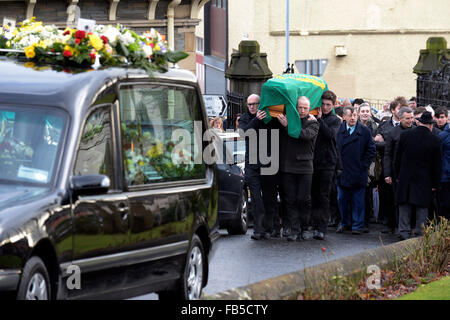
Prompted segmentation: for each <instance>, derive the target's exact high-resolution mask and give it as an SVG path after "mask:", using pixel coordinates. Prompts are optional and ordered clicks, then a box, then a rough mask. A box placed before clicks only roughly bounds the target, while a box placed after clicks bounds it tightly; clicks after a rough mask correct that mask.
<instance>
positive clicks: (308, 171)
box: [280, 119, 319, 235]
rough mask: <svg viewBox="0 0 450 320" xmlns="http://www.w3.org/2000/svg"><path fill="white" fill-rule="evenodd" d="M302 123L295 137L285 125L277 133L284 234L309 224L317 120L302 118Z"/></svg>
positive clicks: (296, 232) (291, 232) (291, 233)
mask: <svg viewBox="0 0 450 320" xmlns="http://www.w3.org/2000/svg"><path fill="white" fill-rule="evenodd" d="M301 123H302V131H301V133H300V136H299V138H298V139H295V138H292V137H291V136H289V135H288V134H287V129H286V128H285V129H284V130H282V131H281V133H282V134H281V135H280V139H281V141H280V169H281V174H282V183H283V193H284V197H283V200H284V201H285V202H286V218H287V219H286V228H287V229H288V230H289V229H290V232H287V233H286V234H287V235H288V234H289V233H290V235H298V234H299V233H300V231H302V232H303V231H306V228H307V227H309V225H310V216H311V183H312V174H313V158H314V146H315V143H316V139H317V134H318V132H319V123H318V122H317V121H314V120H313V121H309V120H307V119H301ZM288 126H289V124H288Z"/></svg>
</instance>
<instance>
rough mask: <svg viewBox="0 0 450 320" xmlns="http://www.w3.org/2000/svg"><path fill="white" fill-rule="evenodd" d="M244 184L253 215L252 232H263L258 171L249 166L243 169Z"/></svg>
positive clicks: (262, 207)
mask: <svg viewBox="0 0 450 320" xmlns="http://www.w3.org/2000/svg"><path fill="white" fill-rule="evenodd" d="M245 183H246V184H247V187H248V189H249V190H250V197H251V200H252V201H251V204H252V214H253V232H254V233H262V232H264V227H263V219H264V205H263V199H262V195H261V175H260V169H259V168H254V167H250V166H246V167H245Z"/></svg>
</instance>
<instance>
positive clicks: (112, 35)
mask: <svg viewBox="0 0 450 320" xmlns="http://www.w3.org/2000/svg"><path fill="white" fill-rule="evenodd" d="M0 49H12V50H11V51H12V52H10V53H9V54H10V55H18V54H20V52H21V50H23V52H24V53H25V56H26V57H27V58H28V59H30V60H33V61H37V62H45V63H51V64H61V65H71V66H82V67H85V66H91V65H92V64H94V63H95V62H96V60H97V59H98V60H99V62H100V64H101V65H102V66H120V65H132V66H135V67H139V68H143V69H145V70H146V71H147V72H148V73H149V74H151V73H152V72H153V71H158V72H166V71H167V62H171V63H177V62H178V61H180V60H182V59H184V58H186V57H187V56H188V54H187V53H185V52H182V51H172V50H168V49H167V42H166V41H165V37H164V36H163V35H161V34H159V33H158V32H157V31H156V30H155V29H153V28H152V29H151V30H150V31H147V32H145V33H143V34H142V35H138V34H137V33H136V32H134V31H132V30H130V29H127V28H126V27H124V26H122V25H120V24H118V25H116V26H112V25H106V26H105V25H97V26H96V27H95V31H94V32H86V31H83V30H77V29H71V28H66V29H65V30H60V29H58V28H57V27H56V26H54V25H43V23H42V22H37V21H35V18H34V17H33V18H32V19H28V20H25V21H23V22H21V23H20V27H18V28H15V29H14V30H9V29H8V28H7V27H3V28H2V29H1V30H0Z"/></svg>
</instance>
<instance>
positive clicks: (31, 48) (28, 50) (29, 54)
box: [25, 45, 36, 59]
mask: <svg viewBox="0 0 450 320" xmlns="http://www.w3.org/2000/svg"><path fill="white" fill-rule="evenodd" d="M25 55H26V56H27V58H28V59H33V58H34V57H35V56H36V52H35V51H34V45H32V46H29V47H26V48H25Z"/></svg>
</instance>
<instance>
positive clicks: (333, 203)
mask: <svg viewBox="0 0 450 320" xmlns="http://www.w3.org/2000/svg"><path fill="white" fill-rule="evenodd" d="M330 218H331V221H330V222H331V223H339V222H340V221H341V213H340V212H339V204H338V200H337V183H336V172H334V176H333V181H332V184H331V190H330Z"/></svg>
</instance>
